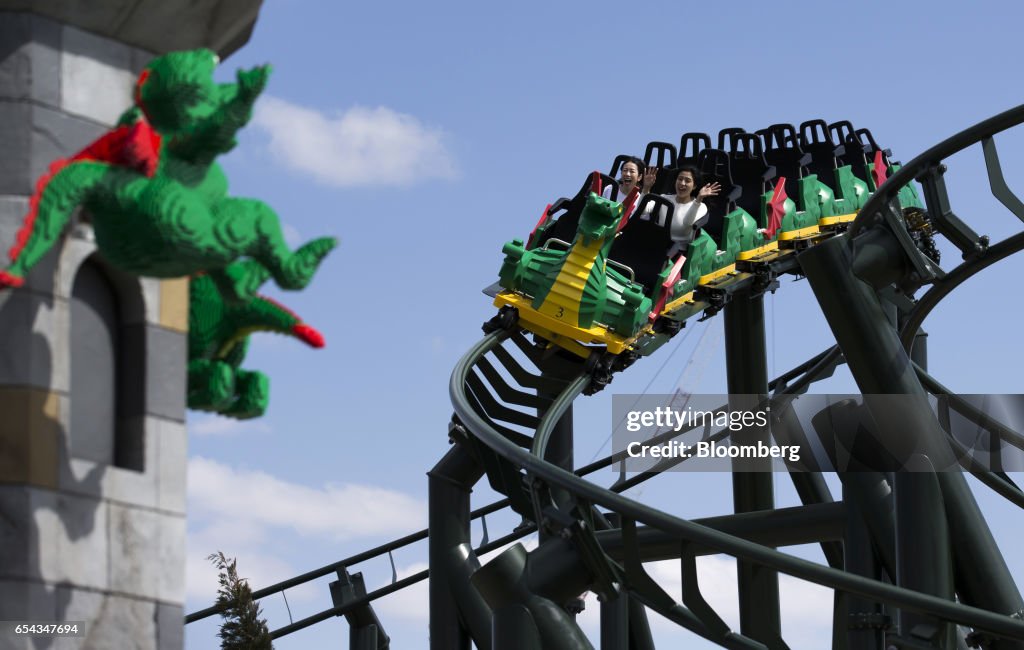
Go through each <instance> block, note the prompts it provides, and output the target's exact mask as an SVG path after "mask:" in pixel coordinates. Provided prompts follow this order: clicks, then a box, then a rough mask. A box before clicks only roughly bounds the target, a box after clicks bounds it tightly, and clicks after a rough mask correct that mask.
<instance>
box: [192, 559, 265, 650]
mask: <svg viewBox="0 0 1024 650" xmlns="http://www.w3.org/2000/svg"><path fill="white" fill-rule="evenodd" d="M207 559H208V560H210V561H211V562H213V564H214V566H216V567H217V570H218V571H219V574H218V576H217V581H218V582H219V583H220V588H219V589H218V590H217V603H216V604H217V605H225V606H227V608H226V609H225V610H224V611H223V612H221V617H222V618H223V619H224V622H223V623H221V626H220V632H219V633H218V634H217V636H219V637H220V639H221V641H220V647H221V648H222V649H223V650H273V647H274V646H273V644H271V643H270V629H269V628H268V627H267V619H265V618H260V613H261V612H260V606H259V603H256V602H254V601H253V599H252V589H250V588H249V583H248V582H247V581H245V580H244V579H242V578H239V577H238V571H237V568H236V567H235V564H236V561H235V559H232V560H231V561H228V559H227V558H226V557H224V553H222V552H220V551H218V552H217V553H215V554H213V555H211V556H210V557H209V558H207Z"/></svg>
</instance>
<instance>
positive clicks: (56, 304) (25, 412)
mask: <svg viewBox="0 0 1024 650" xmlns="http://www.w3.org/2000/svg"><path fill="white" fill-rule="evenodd" d="M260 1H261V0H200V1H199V2H194V1H193V2H186V1H184V0H126V1H124V2H117V3H107V2H96V3H82V2H74V1H72V0H0V150H2V151H3V155H2V156H0V255H2V256H3V259H4V260H6V251H7V250H8V249H9V248H10V247H11V244H12V243H13V242H14V237H15V233H16V232H17V230H18V228H19V226H20V224H21V221H22V218H23V217H24V215H25V213H26V211H27V208H28V197H29V195H30V194H31V192H32V189H33V187H34V185H35V181H36V179H37V178H38V177H39V176H40V175H41V174H43V173H44V172H45V171H46V168H47V166H48V165H49V163H50V162H51V161H53V160H54V159H56V158H60V157H65V156H67V155H69V154H72V153H74V152H76V151H78V150H79V149H81V148H82V147H84V146H85V145H87V144H88V143H89V142H91V141H92V140H93V139H95V138H96V137H97V136H99V135H100V134H101V133H102V132H103V131H104V130H105V129H106V128H107V127H109V126H110V125H111V124H112V123H113V122H114V121H115V120H116V119H117V117H118V115H119V114H120V113H121V111H123V110H124V109H125V108H127V107H128V105H129V104H130V99H131V90H132V88H133V85H134V81H135V78H136V75H137V74H138V72H139V71H140V70H141V68H142V67H143V66H144V65H145V63H146V62H147V61H148V60H149V59H150V58H151V57H152V56H153V55H155V54H160V53H164V52H168V51H171V50H179V49H188V48H193V47H200V46H202V47H209V48H211V49H213V50H215V51H217V52H218V53H219V54H220V56H221V58H224V57H226V56H227V55H228V54H230V53H231V52H233V51H234V50H236V49H238V48H239V47H241V46H242V45H243V44H244V43H245V42H246V41H247V40H248V38H249V35H250V33H251V31H252V28H253V25H254V24H255V20H256V15H257V12H258V11H259V6H260ZM187 326H188V288H187V283H186V282H185V281H183V280H174V281H159V280H154V279H146V278H137V277H134V276H130V275H127V274H124V273H121V272H118V271H117V270H115V269H112V268H110V267H109V266H108V265H107V264H106V263H105V262H104V261H103V259H102V258H101V257H100V256H99V255H98V254H97V252H96V247H95V245H94V243H93V241H92V233H91V228H90V227H89V225H88V223H86V222H85V221H84V220H83V221H82V222H80V223H78V224H75V225H73V226H72V228H71V231H70V232H69V233H68V236H67V237H66V238H65V240H64V243H63V245H61V246H58V247H55V250H53V251H51V252H50V253H49V254H48V255H47V256H46V258H45V259H44V260H43V261H42V262H41V263H40V264H39V265H38V266H37V267H36V268H35V269H34V270H33V271H32V273H30V274H29V276H28V278H27V281H26V284H25V286H24V287H22V288H20V289H17V290H6V291H2V292H0V621H12V620H36V621H73V620H74V621H85V623H86V630H85V634H86V639H74V640H73V644H72V645H64V643H66V641H65V642H60V641H54V642H52V645H51V644H50V642H48V641H47V642H45V643H44V644H43V645H37V644H34V643H33V641H32V640H30V639H28V638H19V639H15V638H10V637H7V638H0V650H7V649H8V648H12V649H13V648H18V649H21V648H37V647H76V648H77V647H83V648H147V649H148V648H159V649H160V650H169V649H175V650H179V649H180V648H181V647H182V643H183V636H184V632H183V617H184V612H183V603H184V599H185V559H184V558H185V466H186V435H185V377H186V373H185V364H186V335H187ZM36 641H37V642H42V641H45V640H42V639H37V640H36Z"/></svg>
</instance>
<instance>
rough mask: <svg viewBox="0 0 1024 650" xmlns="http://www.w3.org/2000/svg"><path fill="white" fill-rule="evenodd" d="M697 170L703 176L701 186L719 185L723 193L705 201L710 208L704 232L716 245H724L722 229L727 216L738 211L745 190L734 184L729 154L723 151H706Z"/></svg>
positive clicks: (702, 152) (703, 152)
mask: <svg viewBox="0 0 1024 650" xmlns="http://www.w3.org/2000/svg"><path fill="white" fill-rule="evenodd" d="M697 168H698V169H699V170H700V174H701V177H702V179H701V184H702V185H710V184H711V183H718V184H719V185H721V186H722V187H721V191H720V192H719V193H718V195H716V196H709V197H708V198H707V199H705V200H704V205H706V206H707V207H708V221H707V223H706V224H705V225H704V230H705V231H706V232H707V233H708V234H709V235H711V237H712V238H713V239H714V240H715V242H716V243H718V244H721V243H722V227H723V225H724V223H725V215H727V214H729V213H730V212H732V211H733V210H735V209H736V201H737V200H738V199H739V198H740V195H741V194H742V193H743V190H742V189H741V188H740V187H739V186H738V185H736V184H735V183H734V182H733V179H732V168H731V165H730V160H729V154H728V153H726V152H724V151H722V150H721V149H704V150H703V151H701V152H700V155H698V156H697Z"/></svg>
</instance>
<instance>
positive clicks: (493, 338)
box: [449, 333, 1024, 640]
mask: <svg viewBox="0 0 1024 650" xmlns="http://www.w3.org/2000/svg"><path fill="white" fill-rule="evenodd" d="M500 340H501V333H491V334H489V335H487V336H485V337H484V338H483V339H481V341H480V342H478V343H477V344H476V345H475V346H473V347H472V348H471V349H470V350H469V351H468V352H467V353H466V354H465V355H464V356H463V357H462V358H461V359H460V360H459V362H458V363H457V364H456V366H455V369H454V371H453V373H452V377H451V381H450V384H449V393H450V396H451V400H452V405H453V406H454V408H455V412H456V414H457V415H458V417H459V418H460V419H461V420H462V422H463V424H464V425H465V426H466V427H467V430H469V431H470V432H471V433H472V434H473V435H475V436H476V437H477V439H478V440H479V441H480V442H482V443H483V444H484V445H486V446H487V447H489V448H490V449H491V450H492V451H494V452H495V453H497V454H499V455H500V456H502V457H504V458H505V459H506V460H508V461H510V462H512V463H514V464H515V465H516V466H518V467H520V468H522V469H524V470H525V471H526V472H528V473H529V474H531V475H533V476H536V477H539V478H541V479H542V480H544V481H546V482H547V483H548V484H549V485H551V486H553V487H558V488H560V489H563V490H566V491H568V492H570V493H571V494H574V495H575V496H577V497H578V498H582V499H583V500H585V501H586V502H588V503H592V504H596V505H600V506H603V507H605V508H607V509H609V510H611V511H613V512H617V513H619V514H620V515H622V516H623V517H626V518H628V519H630V520H632V521H636V522H642V523H644V524H647V525H648V526H652V527H654V528H657V529H660V530H662V531H665V532H668V533H672V534H676V535H679V536H680V537H682V538H683V539H684V540H686V541H687V542H691V543H696V544H700V545H702V546H707V547H710V548H712V549H714V550H716V551H717V552H720V553H726V554H729V555H732V556H734V557H737V558H741V559H744V560H747V561H750V562H754V563H757V564H760V565H763V566H766V567H770V568H773V569H776V570H778V571H781V572H783V573H787V574H789V575H792V576H795V577H798V578H801V579H803V580H807V581H809V582H813V583H815V584H819V585H822V586H825V587H828V588H832V589H837V590H839V591H843V592H846V593H850V594H854V595H858V596H862V597H866V598H872V599H876V600H879V601H881V602H886V603H890V604H892V605H896V606H898V607H900V608H904V609H907V610H910V611H915V612H921V613H925V614H929V615H933V616H936V617H939V618H942V619H945V620H949V621H953V622H955V623H958V624H961V625H967V626H970V627H972V628H975V629H978V630H982V631H985V632H988V633H991V634H995V635H998V636H1003V637H1008V638H1011V639H1019V640H1024V622H1022V621H1020V620H1018V619H1014V618H1011V617H1009V616H1002V615H999V614H995V613H993V612H990V611H987V610H983V609H979V608H976V607H971V606H968V605H962V604H958V603H954V602H950V601H947V600H944V599H942V598H938V597H935V596H929V595H927V594H922V593H918V592H915V591H911V590H908V589H903V588H900V587H896V586H894V585H891V584H887V583H883V582H879V581H875V580H870V579H867V578H863V577H860V576H856V575H851V574H848V573H846V572H843V571H839V570H836V569H832V568H829V567H824V566H821V565H818V564H815V563H813V562H809V561H807V560H802V559H800V558H796V557H792V556H789V555H786V554H784V553H780V552H778V551H775V550H772V549H769V548H766V547H764V546H761V545H759V544H756V543H753V542H749V541H747V540H744V539H741V538H738V537H735V536H732V535H728V534H726V533H722V532H720V531H716V530H713V529H711V528H708V527H706V526H702V525H699V524H696V523H694V522H691V521H686V520H684V519H679V518H678V517H673V516H671V515H668V514H665V513H663V512H660V511H658V510H655V509H653V508H651V507H650V506H646V505H643V504H641V503H638V502H636V501H633V500H632V499H628V498H626V497H623V496H621V495H619V494H616V493H614V492H612V491H610V490H607V489H605V488H602V487H600V486H597V485H595V484H593V483H590V482H588V481H585V480H583V479H581V478H579V477H578V476H576V475H575V474H572V473H570V472H568V471H566V470H563V469H561V468H559V467H557V466H555V465H552V464H550V463H547V462H545V461H544V460H542V459H540V458H538V457H536V456H535V455H533V454H531V453H529V452H528V451H526V450H524V449H521V448H519V447H518V446H516V445H515V444H514V443H512V442H511V441H509V440H507V439H505V437H504V436H502V435H501V434H500V433H498V432H497V431H495V430H494V428H493V427H492V426H491V424H490V423H489V422H487V421H486V420H485V419H484V418H482V417H480V416H479V415H478V414H477V413H476V412H475V411H474V409H473V408H472V405H471V403H470V401H469V400H468V399H467V396H466V393H465V384H466V379H467V377H468V375H469V373H470V370H471V369H472V367H473V366H474V365H475V364H476V362H477V361H478V360H479V359H480V358H481V357H482V356H483V355H484V354H485V353H486V352H487V351H489V350H490V349H492V348H493V347H494V346H495V345H497V344H498V343H500Z"/></svg>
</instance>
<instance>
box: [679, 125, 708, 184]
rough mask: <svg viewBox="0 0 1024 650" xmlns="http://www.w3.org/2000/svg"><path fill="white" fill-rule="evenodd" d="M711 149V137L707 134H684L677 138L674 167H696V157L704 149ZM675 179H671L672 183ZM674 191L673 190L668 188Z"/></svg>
mask: <svg viewBox="0 0 1024 650" xmlns="http://www.w3.org/2000/svg"><path fill="white" fill-rule="evenodd" d="M710 148H711V136H709V135H708V134H707V133H697V132H691V133H684V134H683V135H682V137H681V138H679V155H678V156H676V166H677V167H682V166H683V165H693V166H694V167H696V166H697V156H699V155H700V152H701V151H703V150H705V149H710ZM674 180H675V179H673V181H674ZM670 189H675V188H670Z"/></svg>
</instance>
